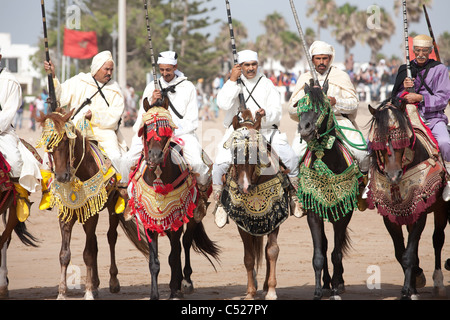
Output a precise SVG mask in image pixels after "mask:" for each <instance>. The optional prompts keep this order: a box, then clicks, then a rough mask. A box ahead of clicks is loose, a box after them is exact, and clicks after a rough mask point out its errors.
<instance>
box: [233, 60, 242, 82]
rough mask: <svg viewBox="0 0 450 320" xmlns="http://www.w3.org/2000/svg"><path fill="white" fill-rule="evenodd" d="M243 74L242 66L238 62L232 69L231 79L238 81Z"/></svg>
mask: <svg viewBox="0 0 450 320" xmlns="http://www.w3.org/2000/svg"><path fill="white" fill-rule="evenodd" d="M241 74H242V68H241V66H240V65H239V64H236V65H235V66H234V67H233V69H231V75H230V80H231V81H234V82H236V81H237V80H238V79H239V77H240V76H241Z"/></svg>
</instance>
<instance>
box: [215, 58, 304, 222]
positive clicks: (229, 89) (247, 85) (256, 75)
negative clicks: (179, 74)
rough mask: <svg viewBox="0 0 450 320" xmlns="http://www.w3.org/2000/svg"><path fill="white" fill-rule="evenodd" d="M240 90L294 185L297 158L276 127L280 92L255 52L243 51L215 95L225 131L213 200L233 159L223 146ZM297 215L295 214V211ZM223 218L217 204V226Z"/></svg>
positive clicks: (216, 197)
mask: <svg viewBox="0 0 450 320" xmlns="http://www.w3.org/2000/svg"><path fill="white" fill-rule="evenodd" d="M239 77H240V79H241V80H242V86H241V85H239V84H238V83H237V79H238V78H239ZM240 92H242V93H243V95H244V99H245V101H246V107H247V108H248V109H249V110H250V111H251V112H252V114H253V117H255V115H256V113H259V114H261V115H263V117H262V121H261V129H260V133H261V134H262V135H263V136H264V137H265V139H266V141H268V143H270V144H271V146H272V147H273V149H274V150H275V152H276V154H277V155H278V156H279V157H280V159H281V161H282V162H283V164H284V165H285V166H286V167H287V169H288V170H289V171H290V172H289V174H288V176H289V178H290V179H291V181H292V182H293V184H295V182H294V181H293V180H296V179H297V174H298V160H299V158H298V157H297V156H296V154H295V153H294V151H293V150H292V148H291V146H290V145H289V142H288V140H287V136H286V134H285V133H282V132H281V131H280V130H279V129H278V128H279V126H280V122H281V115H282V106H281V102H280V101H281V99H280V93H279V92H278V91H277V89H276V88H275V86H274V85H273V83H272V81H271V80H269V79H267V78H266V77H265V76H264V75H263V74H261V73H260V72H259V70H258V54H257V52H255V51H252V50H243V51H240V52H238V64H237V65H235V66H234V67H233V69H232V71H231V76H230V79H229V80H228V81H227V82H226V83H225V84H224V86H223V87H222V89H221V90H220V91H219V93H218V94H217V105H218V106H219V108H220V109H222V110H225V111H226V114H225V119H224V126H225V127H226V128H227V130H226V132H225V135H224V137H223V138H222V141H221V142H220V144H219V145H218V150H217V152H216V158H215V161H214V165H213V188H214V197H215V199H216V201H219V197H220V194H221V193H222V189H223V182H222V176H223V175H224V174H226V173H227V171H228V168H229V167H230V165H231V161H232V159H231V152H230V150H228V149H225V148H224V147H223V145H224V143H225V142H226V141H227V140H228V139H229V137H230V136H231V134H232V133H233V131H234V129H233V126H232V125H231V122H232V120H233V118H234V116H235V115H237V114H238V109H239V98H238V96H239V93H240ZM296 216H298V212H297V211H296ZM226 221H227V217H226V213H225V211H224V210H223V208H221V207H220V206H219V208H218V210H217V211H216V214H215V222H216V224H217V226H219V227H223V226H224V225H225V224H226Z"/></svg>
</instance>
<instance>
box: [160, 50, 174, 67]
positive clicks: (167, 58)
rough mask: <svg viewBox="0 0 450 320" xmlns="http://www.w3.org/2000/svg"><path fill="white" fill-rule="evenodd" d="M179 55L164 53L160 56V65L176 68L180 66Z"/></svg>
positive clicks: (169, 52)
mask: <svg viewBox="0 0 450 320" xmlns="http://www.w3.org/2000/svg"><path fill="white" fill-rule="evenodd" d="M177 58H178V55H177V53H176V52H173V51H163V52H161V53H160V54H159V56H158V62H157V63H158V64H170V65H173V66H176V65H177V64H178V60H177Z"/></svg>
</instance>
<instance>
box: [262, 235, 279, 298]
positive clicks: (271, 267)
mask: <svg viewBox="0 0 450 320" xmlns="http://www.w3.org/2000/svg"><path fill="white" fill-rule="evenodd" d="M279 231H280V228H279V227H278V228H276V229H275V230H274V231H272V232H271V233H270V234H269V235H268V237H267V245H266V265H267V268H266V280H265V282H264V291H266V292H267V294H266V300H276V299H277V293H276V291H275V288H276V286H277V277H276V266H277V259H278V254H279V252H280V248H279V246H278V242H277V237H278V232H279Z"/></svg>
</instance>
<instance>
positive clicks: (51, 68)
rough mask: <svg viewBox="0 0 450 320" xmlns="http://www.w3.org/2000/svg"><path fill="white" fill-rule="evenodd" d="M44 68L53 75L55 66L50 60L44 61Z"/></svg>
mask: <svg viewBox="0 0 450 320" xmlns="http://www.w3.org/2000/svg"><path fill="white" fill-rule="evenodd" d="M44 69H45V71H46V72H47V73H51V74H52V77H53V78H54V77H55V66H54V65H53V63H52V62H51V61H48V62H47V61H44Z"/></svg>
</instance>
